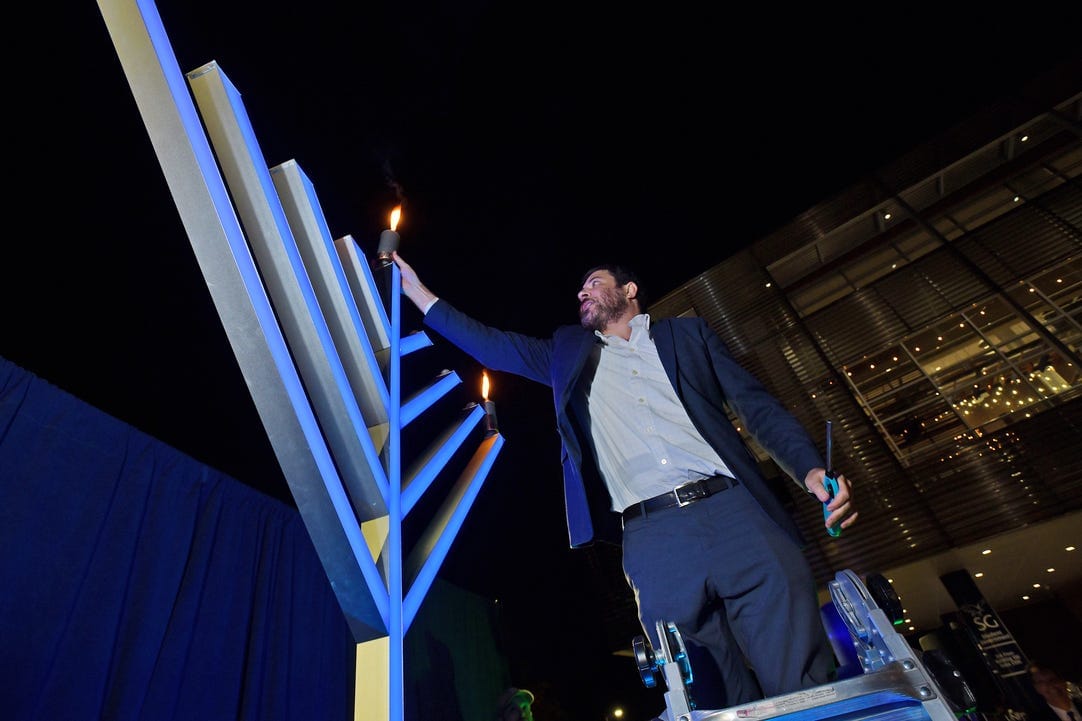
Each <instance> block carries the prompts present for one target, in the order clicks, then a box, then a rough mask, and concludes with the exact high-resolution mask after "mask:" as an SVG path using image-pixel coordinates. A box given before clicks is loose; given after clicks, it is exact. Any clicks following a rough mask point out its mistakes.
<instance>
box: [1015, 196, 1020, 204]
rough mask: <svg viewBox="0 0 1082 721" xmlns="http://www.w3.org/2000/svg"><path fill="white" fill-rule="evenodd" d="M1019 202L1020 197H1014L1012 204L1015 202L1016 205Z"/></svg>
mask: <svg viewBox="0 0 1082 721" xmlns="http://www.w3.org/2000/svg"><path fill="white" fill-rule="evenodd" d="M1020 200H1021V198H1020V197H1018V196H1017V195H1016V196H1014V202H1016V203H1017V202H1018V201H1020Z"/></svg>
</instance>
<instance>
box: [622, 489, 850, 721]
mask: <svg viewBox="0 0 1082 721" xmlns="http://www.w3.org/2000/svg"><path fill="white" fill-rule="evenodd" d="M623 566H624V574H625V576H626V577H627V581H628V583H629V584H630V585H631V588H632V590H633V591H634V593H635V598H636V602H637V604H638V609H639V620H640V622H641V623H642V626H643V630H644V631H645V632H646V634H647V637H648V638H649V639H650V642H651V643H652V644H653V646H654V648H661V646H660V640H659V639H658V637H657V622H658V621H664V622H666V623H668V622H673V623H675V624H676V627H677V628H678V629H679V630H680V635H681V637H682V638H683V639H684V642H685V645H687V646H688V649H689V654H688V656H689V661H690V662H691V670H692V674H693V677H694V678H693V682H692V684H691V685H690V686H689V687H688V691H689V693H690V694H691V696H692V698H693V699H694V700H695V702H696V705H697V707H698V708H700V709H704V710H705V709H718V708H728V707H729V706H736V705H738V704H742V703H745V702H748V701H754V700H757V699H760V698H763V697H764V696H767V697H769V696H776V695H779V694H783V693H789V692H792V691H797V690H799V689H802V688H809V687H812V686H819V685H822V684H826V683H830V682H831V681H832V680H833V679H834V671H835V666H836V664H835V659H834V651H833V648H832V646H831V645H830V641H829V639H828V638H827V634H826V631H825V629H824V627H823V622H822V617H821V616H820V610H819V601H818V597H817V594H816V588H815V580H814V577H813V576H812V572H811V568H810V567H809V566H808V563H807V560H806V559H805V558H804V556H803V554H802V553H801V550H800V547H799V546H798V545H797V544H796V543H795V542H794V541H793V540H792V539H791V538H790V537H789V536H788V535H787V534H786V533H785V532H784V531H782V530H781V528H779V527H778V525H777V524H776V523H774V522H773V521H772V520H771V519H770V518H769V517H768V516H767V515H766V513H765V512H764V511H763V510H762V508H761V507H760V506H759V504H758V503H757V502H756V501H755V499H754V498H753V497H752V496H751V494H750V493H748V491H747V490H746V489H745V488H744V487H743V486H741V485H737V486H735V487H733V488H729V489H728V490H725V491H722V492H721V493H716V494H714V495H713V496H710V497H709V498H705V499H703V500H701V501H697V502H695V503H692V504H690V505H688V506H684V507H671V508H666V509H664V510H660V511H655V512H653V513H650V514H648V515H646V516H639V517H638V518H634V519H631V520H630V521H628V522H627V523H626V524H625V527H624V540H623ZM696 647H698V648H701V649H705V650H706V651H709V654H710V656H711V657H712V658H713V660H714V662H715V664H716V673H714V672H713V670H711V672H710V673H704V674H697V673H696V667H695V655H694V654H693V653H692V652H691V651H692V649H693V648H696ZM749 667H750V668H749ZM712 677H713V678H715V679H717V681H718V683H720V685H721V686H722V688H720V689H718V688H713V687H704V686H703V685H702V684H704V683H706V684H709V682H710V680H711V678H712ZM708 699H709V702H710V705H705V704H704V703H703V702H704V701H707V700H708Z"/></svg>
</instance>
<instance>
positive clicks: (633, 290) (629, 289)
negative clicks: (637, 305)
mask: <svg viewBox="0 0 1082 721" xmlns="http://www.w3.org/2000/svg"><path fill="white" fill-rule="evenodd" d="M624 295H626V296H627V299H628V300H635V298H636V297H637V296H638V295H639V284H638V283H636V282H635V281H633V280H629V281H628V282H627V283H624Z"/></svg>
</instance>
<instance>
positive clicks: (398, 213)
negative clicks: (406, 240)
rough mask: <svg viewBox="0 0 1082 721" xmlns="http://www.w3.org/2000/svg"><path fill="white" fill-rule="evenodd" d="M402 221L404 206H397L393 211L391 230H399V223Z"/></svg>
mask: <svg viewBox="0 0 1082 721" xmlns="http://www.w3.org/2000/svg"><path fill="white" fill-rule="evenodd" d="M400 220H402V206H401V205H396V206H395V207H394V210H392V211H391V230H398V221H400Z"/></svg>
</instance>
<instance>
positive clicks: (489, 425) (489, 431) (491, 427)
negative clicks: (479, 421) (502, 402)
mask: <svg viewBox="0 0 1082 721" xmlns="http://www.w3.org/2000/svg"><path fill="white" fill-rule="evenodd" d="M499 432H500V429H499V426H498V425H497V424H496V403H495V401H485V438H491V437H492V436H494V435H496V434H497V433H499Z"/></svg>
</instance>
